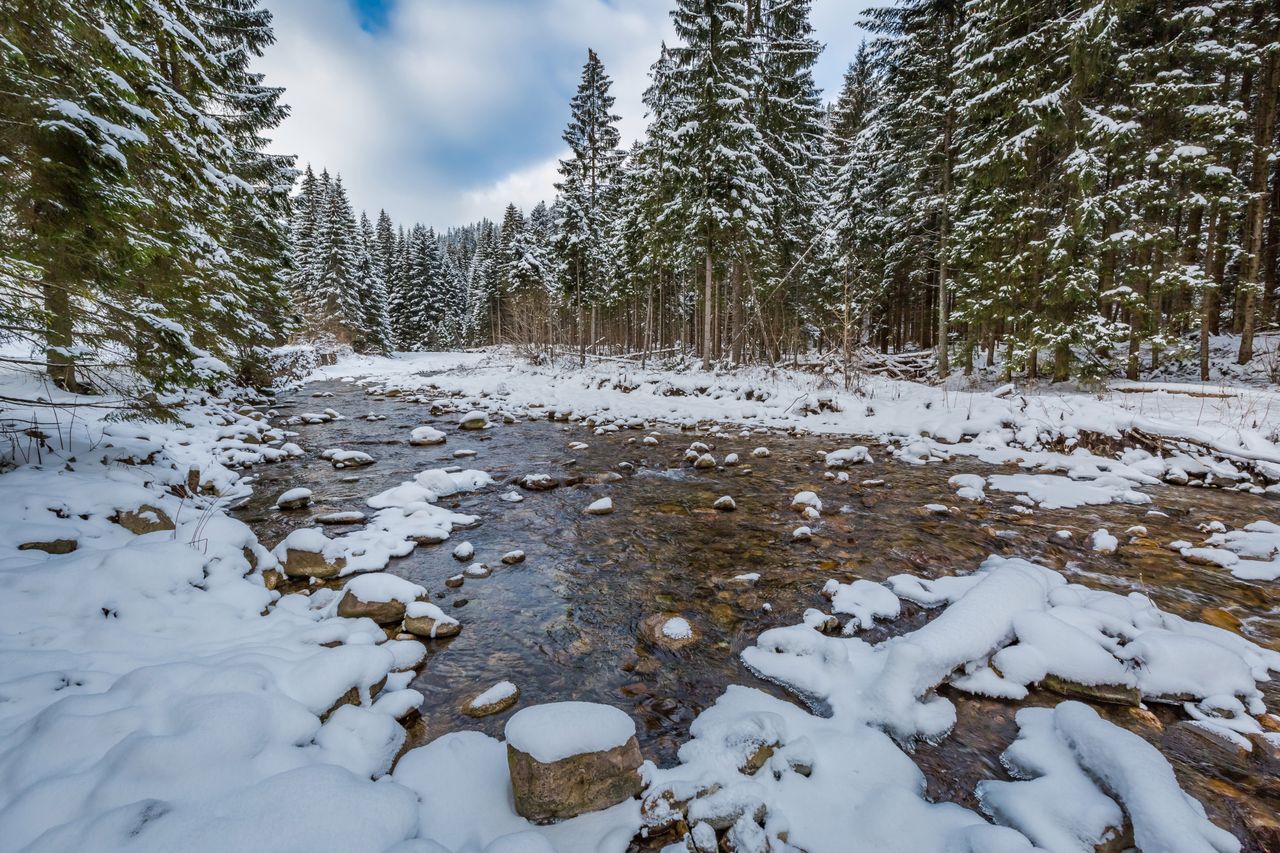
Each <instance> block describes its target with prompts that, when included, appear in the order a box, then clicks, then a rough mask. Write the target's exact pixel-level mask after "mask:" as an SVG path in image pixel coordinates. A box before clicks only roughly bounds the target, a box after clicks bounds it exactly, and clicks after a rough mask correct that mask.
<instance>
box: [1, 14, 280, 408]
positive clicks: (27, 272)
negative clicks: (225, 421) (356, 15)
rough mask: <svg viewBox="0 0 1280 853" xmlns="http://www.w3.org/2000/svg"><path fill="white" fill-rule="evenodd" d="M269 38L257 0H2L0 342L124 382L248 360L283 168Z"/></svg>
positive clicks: (260, 312)
mask: <svg viewBox="0 0 1280 853" xmlns="http://www.w3.org/2000/svg"><path fill="white" fill-rule="evenodd" d="M272 39H273V35H272V29H271V15H270V14H269V13H268V12H267V11H266V10H264V9H261V8H259V5H258V2H257V0H200V2H198V3H197V2H192V0H113V1H112V2H110V3H99V2H91V0H24V2H21V3H7V4H5V5H4V8H3V9H2V10H0V338H3V340H4V343H5V347H4V350H3V352H4V354H3V355H0V360H3V361H5V362H19V363H22V364H24V365H26V366H29V367H34V368H37V369H40V370H43V371H44V372H45V373H46V374H47V376H48V377H49V379H50V380H51V381H52V382H53V383H55V384H56V385H57V386H59V387H61V388H63V389H66V390H72V391H88V392H92V391H103V390H120V391H126V392H128V393H129V394H131V395H133V396H135V397H141V396H144V395H146V394H148V393H150V392H152V391H155V390H163V389H166V388H172V387H177V386H181V385H188V384H191V383H193V382H200V381H203V380H206V379H211V378H214V377H225V376H227V374H228V373H229V372H232V371H238V370H247V369H251V368H252V367H253V366H254V365H256V364H257V363H259V361H260V358H259V356H260V353H258V351H257V348H258V347H259V346H260V345H261V344H263V343H264V342H269V341H273V340H276V339H278V338H279V336H280V334H281V333H282V331H283V329H284V327H285V325H286V322H287V305H286V302H285V300H284V298H283V296H282V292H281V287H280V284H281V281H280V279H281V275H282V273H283V272H284V270H285V268H286V267H285V253H286V250H287V248H288V243H287V235H286V234H285V232H284V224H285V216H286V214H287V210H288V194H289V191H290V188H291V186H292V184H293V182H294V179H295V172H294V170H293V163H292V158H288V157H278V156H273V155H268V154H264V153H262V152H263V149H264V147H265V143H266V139H264V137H263V135H264V134H266V133H269V132H270V130H271V129H272V128H273V127H275V126H276V125H277V124H279V122H280V121H281V119H282V118H283V117H284V116H285V114H286V109H287V108H286V107H285V106H284V105H283V104H282V103H281V102H280V97H281V90H280V89H277V88H273V87H271V86H268V85H266V84H265V82H264V81H263V79H262V76H261V75H260V74H258V73H256V72H254V71H252V70H251V67H250V63H251V62H252V61H253V59H254V58H255V57H257V56H259V55H260V54H261V52H262V50H263V49H264V48H265V47H266V46H267V45H269V44H270V43H271V42H272ZM15 344H16V346H15ZM42 396H43V395H42ZM0 402H3V401H0ZM28 402H29V401H28Z"/></svg>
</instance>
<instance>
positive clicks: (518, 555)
mask: <svg viewBox="0 0 1280 853" xmlns="http://www.w3.org/2000/svg"><path fill="white" fill-rule="evenodd" d="M502 562H504V563H506V564H507V565H508V566H514V565H516V564H517V563H523V562H524V551H521V550H518V549H517V550H515V551H508V552H507V553H505V554H503V555H502Z"/></svg>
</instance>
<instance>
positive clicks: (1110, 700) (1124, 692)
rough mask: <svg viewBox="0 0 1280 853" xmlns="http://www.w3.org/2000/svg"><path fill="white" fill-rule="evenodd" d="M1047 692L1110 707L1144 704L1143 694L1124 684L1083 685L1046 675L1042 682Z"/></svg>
mask: <svg viewBox="0 0 1280 853" xmlns="http://www.w3.org/2000/svg"><path fill="white" fill-rule="evenodd" d="M1040 686H1041V687H1043V688H1044V689H1045V690H1052V691H1053V692H1054V693H1059V694H1061V695H1063V696H1067V697H1070V698H1072V699H1083V700H1085V701H1086V702H1105V703H1107V704H1109V705H1129V706H1132V707H1134V708H1136V707H1138V706H1139V705H1141V704H1142V692H1141V691H1139V690H1138V688H1136V687H1127V686H1125V685H1123V684H1081V683H1080V682H1078V681H1068V680H1067V679H1065V678H1059V677H1058V676H1056V675H1046V676H1045V677H1044V678H1043V679H1041V681H1040Z"/></svg>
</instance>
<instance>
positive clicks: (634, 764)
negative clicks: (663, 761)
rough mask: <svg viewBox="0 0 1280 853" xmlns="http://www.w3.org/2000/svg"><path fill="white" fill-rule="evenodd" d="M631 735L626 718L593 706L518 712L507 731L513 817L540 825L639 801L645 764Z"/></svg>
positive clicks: (630, 724) (577, 704) (618, 712)
mask: <svg viewBox="0 0 1280 853" xmlns="http://www.w3.org/2000/svg"><path fill="white" fill-rule="evenodd" d="M635 731H636V727H635V723H634V722H633V721H632V720H631V718H630V717H629V716H627V714H626V713H625V712H623V711H621V710H619V709H617V708H614V707H611V706H609V705H598V704H595V703H592V702H552V703H549V704H545V705H534V706H532V707H529V708H525V709H524V710H522V711H518V712H517V713H516V714H515V715H514V716H512V717H511V719H510V720H508V721H507V725H506V729H505V734H506V740H507V765H508V768H509V772H510V774H511V790H512V794H513V795H514V800H515V810H516V813H517V814H519V815H520V816H521V817H524V818H527V819H528V820H531V821H533V822H535V823H546V822H549V821H557V820H565V819H568V818H571V817H575V816H577V815H580V814H584V813H586V812H595V811H601V810H602V809H607V808H609V807H610V806H613V805H617V804H618V803H621V802H623V801H625V800H628V799H630V798H632V797H634V796H636V795H638V794H639V793H640V791H641V789H642V788H643V787H644V785H643V782H642V781H641V778H640V772H639V771H640V765H641V764H642V763H643V762H644V758H643V756H642V755H641V754H640V745H639V743H637V741H636V736H635Z"/></svg>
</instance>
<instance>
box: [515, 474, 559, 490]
mask: <svg viewBox="0 0 1280 853" xmlns="http://www.w3.org/2000/svg"><path fill="white" fill-rule="evenodd" d="M516 482H517V483H518V484H519V485H520V488H522V489H528V490H529V491H531V492H546V491H550V490H551V489H554V488H555V487H556V486H558V485H560V481H559V480H557V479H556V478H555V477H552V476H550V475H548V474H525V475H524V476H523V477H521V478H520V479H519V480H517V481H516Z"/></svg>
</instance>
